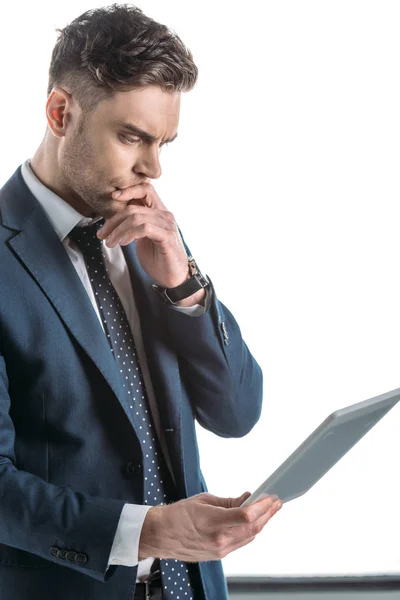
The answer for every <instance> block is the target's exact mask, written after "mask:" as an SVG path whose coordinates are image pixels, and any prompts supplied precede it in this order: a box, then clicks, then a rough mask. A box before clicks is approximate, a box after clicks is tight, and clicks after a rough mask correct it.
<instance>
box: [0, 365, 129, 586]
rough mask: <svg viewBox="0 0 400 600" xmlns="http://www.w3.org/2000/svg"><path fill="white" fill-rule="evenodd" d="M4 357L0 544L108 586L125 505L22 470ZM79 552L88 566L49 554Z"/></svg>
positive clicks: (0, 380) (0, 391) (0, 369)
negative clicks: (73, 570) (33, 555)
mask: <svg viewBox="0 0 400 600" xmlns="http://www.w3.org/2000/svg"><path fill="white" fill-rule="evenodd" d="M10 407H11V400H10V396H9V390H8V378H7V373H6V365H5V361H4V358H3V357H2V355H1V354H0V498H1V501H0V543H3V544H6V545H8V546H12V547H14V548H18V549H20V550H24V551H26V552H30V553H33V554H36V555H38V556H40V557H42V558H44V559H47V560H49V561H53V562H55V563H57V564H58V565H61V566H65V567H68V568H71V569H75V570H77V571H79V572H81V573H83V574H86V575H89V576H91V577H94V578H95V579H98V580H100V581H107V580H108V579H109V578H110V577H111V576H112V575H113V574H114V572H115V569H116V568H117V567H116V566H111V567H110V568H109V569H108V570H107V567H108V559H109V555H110V551H111V548H112V544H113V540H114V536H115V532H116V529H117V525H118V521H119V518H120V514H121V511H122V509H123V506H124V504H125V502H124V501H123V500H117V499H108V498H101V497H95V496H90V495H88V494H85V493H82V492H76V491H74V490H72V489H70V488H68V487H64V486H57V485H53V484H51V483H48V482H47V481H45V480H44V479H41V478H40V477H38V476H36V475H33V474H32V473H28V472H27V471H22V470H18V469H17V468H16V466H15V463H16V459H15V452H14V440H15V430H14V425H13V421H12V418H11V416H10ZM51 548H53V552H54V548H61V549H68V550H74V551H75V552H78V553H80V554H81V557H80V558H81V559H82V558H83V559H84V557H85V556H86V562H85V563H84V564H82V563H79V562H77V561H75V560H72V561H71V560H66V559H65V558H64V559H63V560H62V559H60V558H58V557H57V556H54V555H53V554H52V553H50V549H51Z"/></svg>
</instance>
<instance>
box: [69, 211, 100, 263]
mask: <svg viewBox="0 0 400 600" xmlns="http://www.w3.org/2000/svg"><path fill="white" fill-rule="evenodd" d="M104 222H105V219H99V220H98V221H96V222H95V223H92V224H91V225H87V226H86V227H78V226H76V227H74V228H73V229H71V231H70V232H69V234H68V237H70V238H71V239H72V240H73V241H74V242H75V244H76V245H77V246H78V248H79V249H80V250H81V252H82V254H83V255H88V254H90V252H92V251H93V250H97V251H99V250H101V248H102V244H101V240H100V239H99V238H98V237H97V232H98V230H99V229H100V228H101V227H102V226H103V225H104Z"/></svg>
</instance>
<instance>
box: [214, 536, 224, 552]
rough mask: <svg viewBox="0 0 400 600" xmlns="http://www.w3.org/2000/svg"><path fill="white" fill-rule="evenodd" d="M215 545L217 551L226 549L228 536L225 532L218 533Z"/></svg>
mask: <svg viewBox="0 0 400 600" xmlns="http://www.w3.org/2000/svg"><path fill="white" fill-rule="evenodd" d="M214 545H215V547H216V549H217V552H220V551H224V550H225V546H226V538H225V536H224V534H223V533H218V534H217V535H216V537H215V540H214Z"/></svg>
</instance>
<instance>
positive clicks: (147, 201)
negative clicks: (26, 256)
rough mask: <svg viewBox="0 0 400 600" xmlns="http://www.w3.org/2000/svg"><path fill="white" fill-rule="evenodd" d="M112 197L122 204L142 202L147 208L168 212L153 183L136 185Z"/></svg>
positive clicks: (115, 193) (114, 193)
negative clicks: (135, 201)
mask: <svg viewBox="0 0 400 600" xmlns="http://www.w3.org/2000/svg"><path fill="white" fill-rule="evenodd" d="M118 193H119V195H118ZM112 196H113V199H114V200H118V201H120V202H129V201H130V200H142V204H143V205H145V206H148V207H150V208H158V209H159V210H167V209H166V207H165V205H164V204H163V203H162V201H161V198H160V197H159V195H158V194H157V192H156V190H155V189H154V187H153V186H152V185H151V183H141V184H140V185H134V186H131V187H127V188H125V189H123V190H118V191H115V192H113V194H112Z"/></svg>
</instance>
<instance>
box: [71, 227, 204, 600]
mask: <svg viewBox="0 0 400 600" xmlns="http://www.w3.org/2000/svg"><path fill="white" fill-rule="evenodd" d="M103 224H104V219H100V220H98V221H96V222H95V223H92V224H91V225H89V226H86V227H85V226H84V227H74V229H72V231H71V232H70V234H69V237H70V238H71V239H72V240H73V241H74V242H75V243H76V244H77V246H78V248H79V249H80V250H81V252H82V254H83V258H84V260H85V264H86V268H87V271H88V275H89V279H90V283H91V285H92V288H93V293H94V296H95V298H96V302H97V306H98V308H99V312H100V316H101V320H102V323H103V326H104V330H105V333H106V335H107V340H108V342H109V344H110V349H111V352H112V354H113V356H114V359H115V362H116V365H117V368H118V369H119V372H120V374H121V378H122V380H123V388H124V389H125V392H126V395H127V400H128V406H130V408H131V409H132V411H133V413H134V421H135V425H136V427H137V431H138V433H139V436H140V440H139V441H140V445H141V448H142V454H143V474H144V497H145V500H144V503H145V504H150V505H152V506H154V505H157V504H158V505H160V504H168V503H170V502H173V501H175V500H176V499H177V497H176V492H175V486H174V483H173V481H172V478H171V476H170V473H169V471H168V468H167V466H166V464H165V460H164V458H163V454H162V451H161V448H160V445H159V442H158V438H157V434H156V432H155V427H154V423H153V419H152V417H151V411H150V408H149V405H148V400H147V394H146V390H145V386H144V381H143V377H142V373H141V369H140V365H139V360H138V356H137V352H136V347H135V342H134V340H133V335H132V331H131V328H130V325H129V322H128V319H127V317H126V313H125V310H124V308H123V306H122V303H121V300H120V298H119V296H118V294H117V292H116V290H115V288H114V286H113V285H112V283H111V281H110V278H109V276H108V273H107V269H106V265H105V262H104V254H103V241H102V240H99V239H98V237H97V236H96V233H97V231H98V230H99V229H100V228H101V227H102V225H103ZM160 575H161V581H162V586H163V599H165V600H166V599H172V598H173V599H174V600H193V599H194V592H193V590H192V586H191V581H190V574H189V570H188V565H187V563H185V562H181V561H178V560H175V559H161V560H160Z"/></svg>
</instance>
